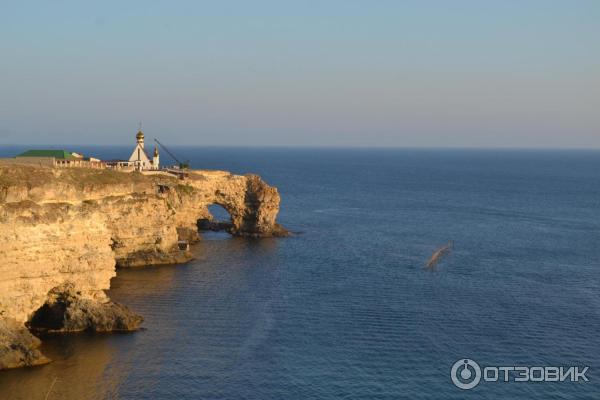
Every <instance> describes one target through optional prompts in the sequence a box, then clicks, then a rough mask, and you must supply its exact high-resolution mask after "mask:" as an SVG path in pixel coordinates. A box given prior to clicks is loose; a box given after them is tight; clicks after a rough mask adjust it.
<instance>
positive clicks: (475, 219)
mask: <svg viewBox="0 0 600 400" xmlns="http://www.w3.org/2000/svg"><path fill="white" fill-rule="evenodd" d="M9 150H10V151H15V149H4V152H9ZM80 150H83V151H86V150H87V152H88V153H89V150H90V149H80ZM92 150H93V153H95V154H98V155H100V156H102V157H106V158H115V157H126V156H127V153H128V149H121V148H96V149H92ZM175 150H176V152H177V153H179V154H180V155H181V158H182V159H190V160H191V161H192V164H193V166H194V167H197V168H210V169H212V168H215V169H227V170H232V171H234V172H238V173H244V172H256V173H259V174H260V175H261V176H262V177H263V178H264V179H265V180H266V181H267V182H269V183H271V184H273V185H276V186H277V187H278V188H279V191H280V193H281V196H282V205H281V206H282V209H281V213H280V222H281V223H282V224H284V225H285V226H286V227H288V228H289V229H291V230H293V231H296V232H301V233H300V234H298V235H296V236H294V237H292V238H287V239H262V240H247V239H238V238H230V237H228V236H227V235H223V234H216V235H206V237H205V240H204V241H203V242H202V243H201V244H199V245H198V246H197V248H195V249H194V251H195V252H196V253H197V255H198V258H197V259H196V260H195V261H194V262H191V263H189V264H186V265H181V266H172V267H160V268H158V267H152V268H147V269H141V270H123V271H120V272H119V275H118V276H117V278H115V279H114V280H113V282H112V287H113V289H112V290H111V293H110V295H111V297H112V298H114V299H115V300H117V301H119V302H122V303H124V304H127V305H129V306H130V307H131V308H133V309H134V310H136V311H138V312H140V313H141V314H143V315H144V316H145V317H146V322H145V328H146V329H145V330H144V331H141V332H137V333H135V334H127V335H97V336H94V335H74V336H70V337H59V338H56V339H53V340H50V341H49V342H48V343H47V344H45V350H46V352H47V353H48V354H50V355H51V356H52V357H53V358H54V359H55V360H57V361H56V362H55V363H53V364H51V365H49V366H45V367H42V368H36V369H34V370H21V371H10V372H5V373H2V374H0V397H1V398H3V399H4V398H23V399H34V398H42V399H43V398H44V396H45V395H46V392H47V389H48V387H50V386H51V384H52V382H53V381H55V382H56V383H55V385H54V387H53V389H52V392H51V394H50V396H49V398H56V399H58V398H78V399H79V398H121V399H138V398H139V399H177V400H181V399H398V398H428V399H429V398H430V399H441V398H446V399H464V398H478V399H479V398H489V399H496V398H503V399H514V398H528V399H550V398H567V399H579V398H591V397H597V396H598V395H599V392H600V337H599V335H598V333H599V332H600V153H599V152H585V151H562V152H560V151H556V152H550V151H545V152H541V151H540V152H536V151H508V150H506V151H491V150H490V151H483V150H478V151H475V150H472V151H465V150H435V151H434V150H349V149H346V150H324V149H320V150H315V149H298V150H293V149H219V148H208V149H203V148H178V149H175ZM449 240H453V241H454V243H455V248H454V251H453V252H452V253H451V254H450V255H449V256H448V257H447V258H445V259H444V260H443V261H442V262H441V263H440V265H439V266H438V268H437V269H436V270H434V271H427V270H425V269H424V268H423V267H424V264H425V262H426V260H427V259H428V258H429V256H430V255H431V254H432V252H433V251H434V250H435V249H436V248H437V247H438V246H441V245H443V244H445V243H447V242H448V241H449ZM465 357H468V358H471V359H473V360H475V361H477V362H478V363H479V364H481V365H482V366H483V365H488V366H490V365H492V366H493V365H496V366H512V365H528V366H569V365H577V366H589V367H590V370H589V371H588V373H587V377H588V378H589V380H590V381H589V382H587V383H571V382H569V383H514V382H513V383H492V382H482V383H481V384H480V385H478V386H477V387H476V388H474V389H472V390H469V391H461V390H460V389H458V388H456V387H454V386H453V384H452V383H451V380H450V368H451V366H452V364H453V363H454V362H455V361H457V360H458V359H460V358H465Z"/></svg>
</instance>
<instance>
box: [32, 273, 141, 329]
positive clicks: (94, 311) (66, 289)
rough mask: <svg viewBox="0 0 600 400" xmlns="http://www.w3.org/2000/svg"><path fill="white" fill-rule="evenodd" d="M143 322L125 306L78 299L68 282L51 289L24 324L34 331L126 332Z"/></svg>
mask: <svg viewBox="0 0 600 400" xmlns="http://www.w3.org/2000/svg"><path fill="white" fill-rule="evenodd" d="M143 320H144V319H143V318H142V317H141V316H140V315H138V314H136V313H134V312H132V311H131V310H129V309H128V308H127V307H125V306H123V305H121V304H117V303H113V302H112V301H108V302H104V303H102V302H98V301H93V300H90V299H87V298H82V297H81V294H80V293H78V292H77V290H76V289H75V285H74V284H73V283H72V282H67V283H65V284H63V285H61V286H59V287H57V288H54V289H52V290H51V291H50V293H49V294H48V299H47V300H46V302H45V303H44V305H43V306H42V307H41V308H40V309H38V310H37V311H36V312H35V313H34V314H33V315H32V317H31V319H30V320H29V321H28V322H27V326H28V327H29V328H30V329H31V330H32V331H34V332H39V333H56V332H81V331H92V332H127V331H134V330H136V329H138V328H139V326H140V324H141V323H142V321H143Z"/></svg>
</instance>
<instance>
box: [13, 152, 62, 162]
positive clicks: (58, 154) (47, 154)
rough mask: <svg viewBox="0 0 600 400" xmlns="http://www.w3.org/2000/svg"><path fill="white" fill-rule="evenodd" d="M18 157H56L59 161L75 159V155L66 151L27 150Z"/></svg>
mask: <svg viewBox="0 0 600 400" xmlns="http://www.w3.org/2000/svg"><path fill="white" fill-rule="evenodd" d="M17 157H54V158H59V159H62V160H64V159H67V158H73V154H71V152H69V151H66V150H27V151H26V152H25V153H21V154H19V155H18V156H17Z"/></svg>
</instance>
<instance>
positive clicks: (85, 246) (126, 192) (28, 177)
mask: <svg viewBox="0 0 600 400" xmlns="http://www.w3.org/2000/svg"><path fill="white" fill-rule="evenodd" d="M279 202H280V197H279V193H278V192H277V189H276V188H274V187H271V186H269V185H267V184H266V183H265V182H264V181H262V179H261V178H260V177H258V176H256V175H245V176H240V175H234V174H231V173H229V172H225V171H190V173H189V177H188V178H186V179H185V180H179V179H177V178H175V177H173V176H171V175H168V174H166V173H154V174H148V175H146V174H142V173H139V172H133V173H126V172H119V171H112V170H93V169H83V168H72V169H58V168H50V167H42V166H32V165H19V164H15V163H10V162H0V369H2V368H11V367H18V366H26V365H36V364H40V363H43V362H47V359H46V358H45V357H44V356H43V355H42V354H41V353H40V352H39V351H38V350H36V347H37V344H38V342H39V341H38V340H37V339H36V338H35V337H33V336H31V334H29V332H27V331H26V330H25V329H24V326H25V325H27V327H29V329H30V330H31V331H33V332H39V331H42V332H48V331H50V332H67V331H82V330H93V331H122V330H135V329H137V328H138V327H139V325H140V323H141V322H142V318H141V317H140V316H138V315H136V314H135V313H133V312H132V311H130V310H128V309H127V308H126V307H124V306H122V305H119V304H115V303H113V302H111V301H110V299H109V298H108V297H107V296H106V294H105V292H104V291H105V290H107V289H109V287H110V279H111V278H112V277H113V276H115V274H116V267H136V266H143V265H153V264H154V265H156V264H168V263H177V262H183V261H187V260H189V259H190V254H189V252H188V251H187V250H186V249H185V248H184V249H183V250H182V249H180V246H179V242H180V241H181V240H185V241H186V242H194V241H196V240H198V239H199V235H198V221H202V220H204V221H206V220H208V221H210V220H212V216H211V214H210V212H209V209H208V207H209V206H210V205H212V204H218V205H221V206H222V207H223V208H224V209H225V210H227V212H228V213H229V214H230V216H231V225H230V227H229V231H230V233H232V234H233V235H238V236H248V237H267V236H284V235H286V233H287V232H286V231H285V229H283V228H282V227H281V226H280V225H279V224H277V222H276V217H277V213H278V212H279Z"/></svg>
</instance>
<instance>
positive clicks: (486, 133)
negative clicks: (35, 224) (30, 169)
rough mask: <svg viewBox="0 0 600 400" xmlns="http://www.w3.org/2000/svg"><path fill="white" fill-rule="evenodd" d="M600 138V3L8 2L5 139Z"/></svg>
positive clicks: (597, 142)
mask: <svg viewBox="0 0 600 400" xmlns="http://www.w3.org/2000/svg"><path fill="white" fill-rule="evenodd" d="M140 121H141V122H142V123H143V130H144V132H145V133H146V135H147V136H148V137H157V138H159V139H160V140H161V141H163V142H164V143H165V144H172V145H226V146H367V147H421V146H423V147H576V148H600V1H597V0H590V1H580V0H565V1H553V0H544V1H535V0H519V1H517V0H514V1H511V0H498V1H493V0H487V1H481V0H472V1H464V0H453V1H447V0H439V1H432V0H418V1H401V0H377V1H373V0H362V1H357V0H312V1H311V0H295V1H282V0H268V1H267V0H253V1H248V0H243V1H242V0H240V1H231V0H219V1H201V0H197V1H177V0H171V1H133V0H129V1H122V0H121V1H112V0H104V1H101V2H100V1H93V2H92V1H82V0H78V1H61V0H56V1H51V2H50V1H26V0H20V1H6V0H0V144H105V145H110V144H115V145H118V144H129V143H132V142H133V140H134V136H135V132H136V131H137V128H138V124H139V122H140Z"/></svg>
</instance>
